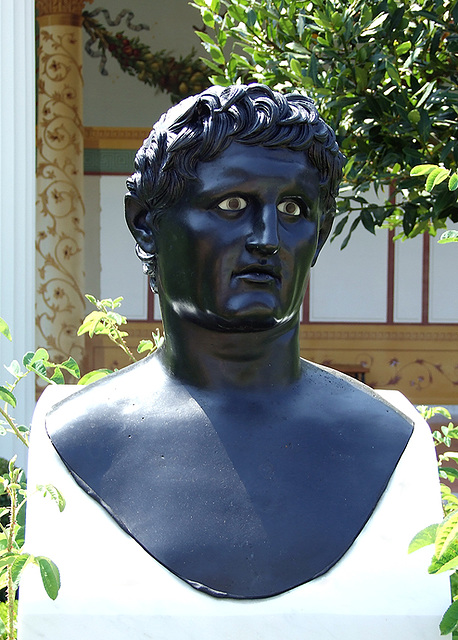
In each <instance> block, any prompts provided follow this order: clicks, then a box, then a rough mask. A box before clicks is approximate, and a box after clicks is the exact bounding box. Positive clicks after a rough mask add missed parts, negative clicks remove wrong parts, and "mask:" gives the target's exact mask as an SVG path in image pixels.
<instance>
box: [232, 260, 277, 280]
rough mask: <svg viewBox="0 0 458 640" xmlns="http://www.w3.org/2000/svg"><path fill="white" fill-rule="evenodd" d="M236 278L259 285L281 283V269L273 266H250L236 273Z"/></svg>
mask: <svg viewBox="0 0 458 640" xmlns="http://www.w3.org/2000/svg"><path fill="white" fill-rule="evenodd" d="M234 276H235V277H236V278H240V279H241V280H245V281H247V282H255V283H258V284H263V283H265V284H270V283H271V282H276V283H277V282H278V283H279V282H280V280H281V277H280V272H279V269H278V268H276V267H274V266H271V265H262V264H250V265H247V266H246V267H243V268H242V269H239V270H238V271H236V272H235V273H234Z"/></svg>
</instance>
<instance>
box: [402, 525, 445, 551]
mask: <svg viewBox="0 0 458 640" xmlns="http://www.w3.org/2000/svg"><path fill="white" fill-rule="evenodd" d="M438 527H439V525H438V524H430V525H429V526H428V527H425V528H424V529H422V530H421V531H419V532H418V533H417V535H416V536H414V537H413V538H412V540H411V542H410V544H409V548H408V553H412V552H413V551H417V550H418V549H422V548H423V547H427V546H428V545H430V544H434V543H435V541H436V532H437V529H438Z"/></svg>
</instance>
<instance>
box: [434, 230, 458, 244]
mask: <svg viewBox="0 0 458 640" xmlns="http://www.w3.org/2000/svg"><path fill="white" fill-rule="evenodd" d="M449 242H458V231H455V230H454V229H450V230H449V231H445V232H444V233H443V234H442V235H441V238H440V240H438V243H439V244H447V243H449Z"/></svg>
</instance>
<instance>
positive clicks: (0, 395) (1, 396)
mask: <svg viewBox="0 0 458 640" xmlns="http://www.w3.org/2000/svg"><path fill="white" fill-rule="evenodd" d="M0 400H3V401H4V402H7V403H8V404H10V405H11V406H12V407H13V409H14V407H15V406H16V398H15V397H14V395H13V394H12V393H11V391H9V390H8V389H6V388H5V387H3V386H0Z"/></svg>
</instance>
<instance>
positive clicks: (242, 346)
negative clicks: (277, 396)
mask: <svg viewBox="0 0 458 640" xmlns="http://www.w3.org/2000/svg"><path fill="white" fill-rule="evenodd" d="M167 315H168V314H167ZM164 327H165V335H166V340H165V344H164V347H163V348H162V349H161V353H160V358H161V361H162V363H163V365H164V367H165V368H166V369H167V370H168V371H169V372H170V373H171V374H172V375H173V376H175V377H177V378H179V379H180V380H182V381H183V382H185V383H187V384H191V385H193V386H197V387H201V388H208V389H210V388H213V389H217V388H224V389H226V390H231V389H232V390H234V391H236V390H252V391H256V390H266V389H269V388H271V389H272V390H273V389H275V388H281V387H287V386H288V385H290V384H292V383H294V382H295V381H296V380H297V379H298V378H299V376H300V349H299V318H298V317H297V318H294V319H293V320H291V321H290V322H289V323H287V324H285V325H278V326H275V327H273V328H269V329H264V330H253V331H236V330H234V331H230V330H218V329H209V328H207V327H203V326H201V325H199V324H196V323H194V322H192V321H189V320H186V319H185V320H183V319H181V318H177V317H176V316H175V315H174V314H172V315H171V316H168V317H164Z"/></svg>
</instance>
